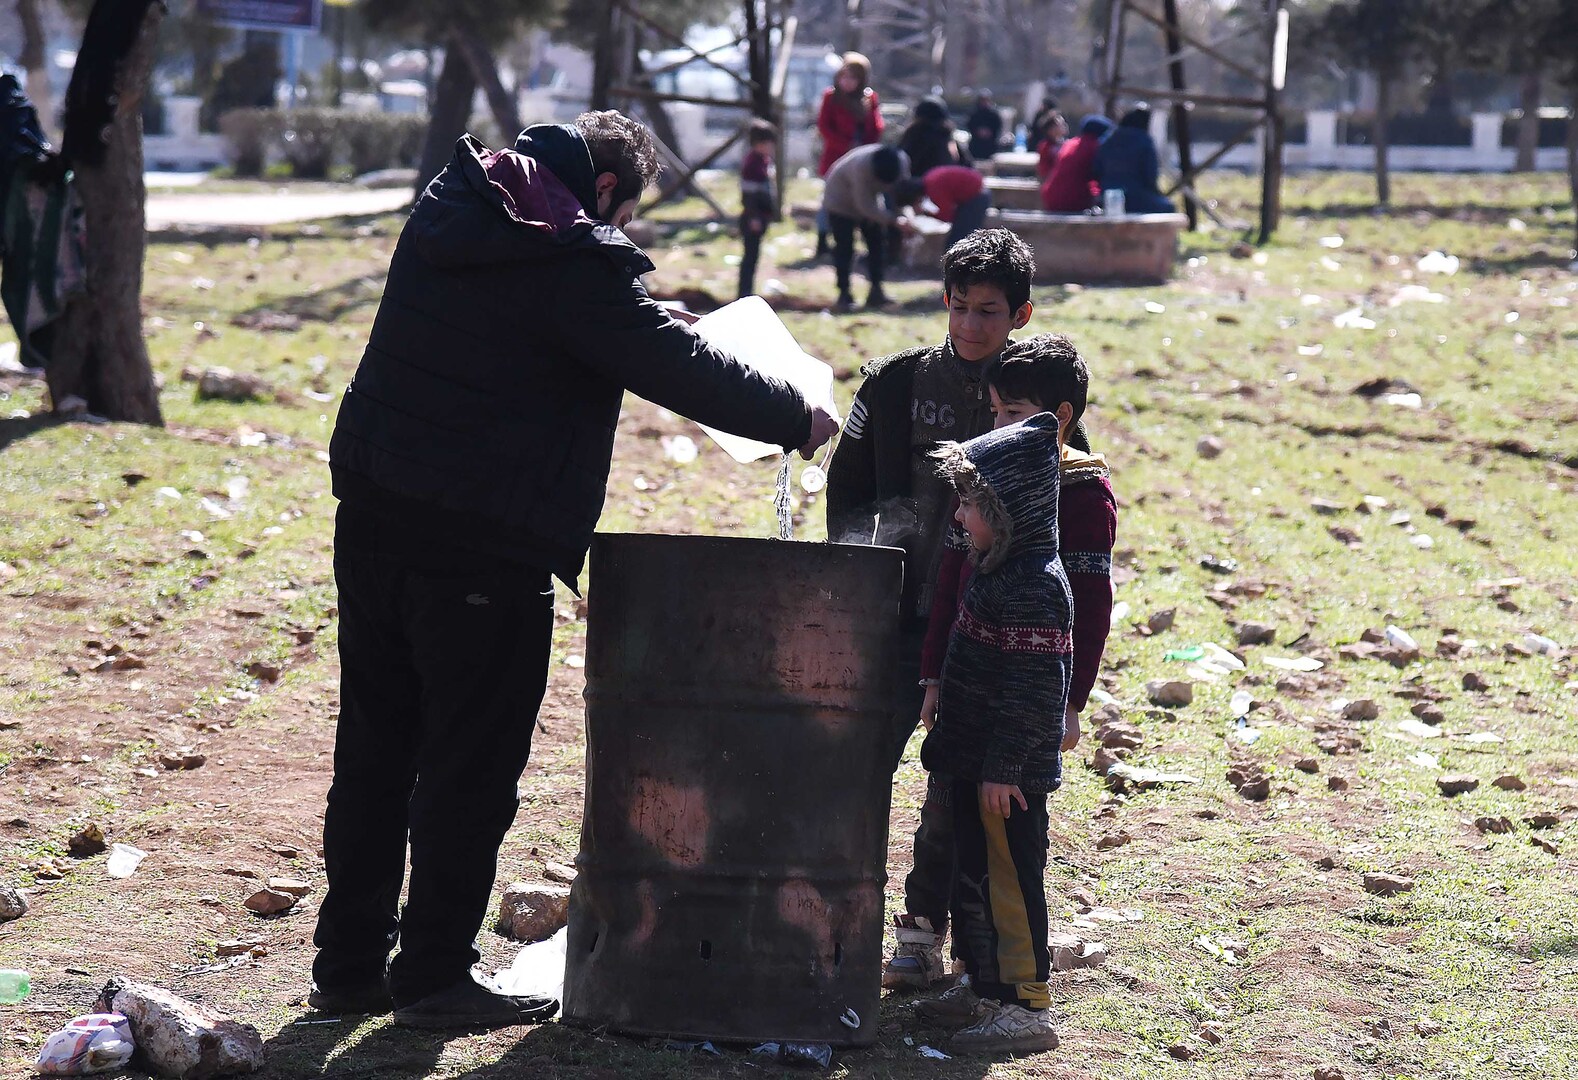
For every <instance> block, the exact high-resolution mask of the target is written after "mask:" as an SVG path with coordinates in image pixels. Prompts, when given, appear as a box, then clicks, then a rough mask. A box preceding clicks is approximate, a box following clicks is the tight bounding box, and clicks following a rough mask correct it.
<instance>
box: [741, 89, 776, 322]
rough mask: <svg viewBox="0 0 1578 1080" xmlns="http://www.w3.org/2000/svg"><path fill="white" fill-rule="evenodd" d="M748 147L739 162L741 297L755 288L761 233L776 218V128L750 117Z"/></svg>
mask: <svg viewBox="0 0 1578 1080" xmlns="http://www.w3.org/2000/svg"><path fill="white" fill-rule="evenodd" d="M746 141H747V143H748V147H747V150H746V153H745V158H744V160H743V161H741V162H740V240H741V242H742V243H743V244H744V247H745V251H744V253H743V254H742V255H741V256H740V291H739V295H740V296H750V295H751V294H752V293H754V292H755V291H756V260H757V259H758V258H759V257H760V256H761V253H762V236H763V235H764V234H765V233H766V232H767V226H768V225H769V224H770V223H772V222H773V221H776V220H777V218H778V202H777V200H776V199H775V198H774V197H773V158H774V157H775V156H776V151H777V149H778V129H777V128H775V127H773V126H772V125H771V124H769V123H768V122H767V121H766V120H752V121H751V131H750V134H749V135H748V136H746Z"/></svg>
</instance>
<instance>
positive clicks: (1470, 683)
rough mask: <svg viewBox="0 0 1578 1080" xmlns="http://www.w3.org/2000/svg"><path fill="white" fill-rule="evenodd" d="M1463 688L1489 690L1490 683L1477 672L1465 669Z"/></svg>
mask: <svg viewBox="0 0 1578 1080" xmlns="http://www.w3.org/2000/svg"><path fill="white" fill-rule="evenodd" d="M1463 689H1465V690H1474V691H1481V690H1489V689H1490V683H1489V682H1487V681H1486V680H1485V676H1483V675H1481V674H1480V673H1479V672H1477V671H1466V672H1464V673H1463Z"/></svg>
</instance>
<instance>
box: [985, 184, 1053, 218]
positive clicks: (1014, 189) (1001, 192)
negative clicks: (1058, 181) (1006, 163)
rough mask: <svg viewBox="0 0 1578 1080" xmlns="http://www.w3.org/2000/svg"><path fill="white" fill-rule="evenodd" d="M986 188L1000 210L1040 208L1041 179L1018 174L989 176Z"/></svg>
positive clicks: (994, 204)
mask: <svg viewBox="0 0 1578 1080" xmlns="http://www.w3.org/2000/svg"><path fill="white" fill-rule="evenodd" d="M986 190H987V191H988V192H990V193H991V196H992V205H993V206H995V207H997V208H998V209H1000V210H1040V209H1041V181H1039V180H1035V179H1025V178H1023V177H1018V176H988V177H987V178H986Z"/></svg>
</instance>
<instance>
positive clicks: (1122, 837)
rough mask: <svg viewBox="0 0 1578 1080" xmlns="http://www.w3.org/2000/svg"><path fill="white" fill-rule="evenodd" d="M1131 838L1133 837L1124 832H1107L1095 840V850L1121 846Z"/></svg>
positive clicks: (1109, 849)
mask: <svg viewBox="0 0 1578 1080" xmlns="http://www.w3.org/2000/svg"><path fill="white" fill-rule="evenodd" d="M1133 839H1134V837H1132V836H1130V835H1129V834H1128V833H1126V832H1115V833H1108V834H1107V835H1106V836H1103V837H1102V838H1101V839H1100V840H1097V841H1096V850H1097V851H1111V850H1112V849H1113V848H1120V847H1122V846H1123V845H1124V844H1127V843H1129V842H1130V841H1132V840H1133Z"/></svg>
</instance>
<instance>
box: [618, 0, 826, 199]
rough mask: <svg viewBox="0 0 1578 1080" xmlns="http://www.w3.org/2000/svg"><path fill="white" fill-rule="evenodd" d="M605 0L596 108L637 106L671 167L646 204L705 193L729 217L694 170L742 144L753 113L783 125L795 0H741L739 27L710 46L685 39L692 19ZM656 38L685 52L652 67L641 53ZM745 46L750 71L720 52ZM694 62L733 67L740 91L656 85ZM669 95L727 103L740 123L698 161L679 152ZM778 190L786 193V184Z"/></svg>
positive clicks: (629, 1) (627, 0) (632, 0)
mask: <svg viewBox="0 0 1578 1080" xmlns="http://www.w3.org/2000/svg"><path fill="white" fill-rule="evenodd" d="M605 2H606V4H607V8H608V17H607V19H605V20H604V22H603V24H602V27H601V29H600V31H599V33H598V37H597V45H596V50H595V56H594V60H595V69H594V72H593V76H592V108H594V109H612V108H630V107H631V106H633V105H634V106H638V107H639V108H640V110H641V111H642V112H643V113H644V114H645V115H646V116H647V118H648V119H649V120H650V121H651V122H652V127H653V129H654V132H655V134H656V135H657V143H658V152H659V154H660V155H661V156H662V157H663V158H664V161H665V164H666V165H667V166H668V168H669V170H670V172H671V174H672V176H671V178H670V179H669V180H668V181H667V182H666V183H665V184H664V185H663V187H662V188H661V189H660V190H659V192H658V194H657V195H656V196H654V197H653V198H652V199H651V200H650V201H648V202H647V204H646V205H645V206H644V207H642V209H643V210H647V209H651V208H652V207H653V206H657V205H659V204H661V203H664V202H667V201H668V200H669V199H672V198H674V197H675V196H677V195H679V194H681V193H682V192H686V191H689V192H692V193H694V194H696V195H698V196H700V197H701V198H702V199H703V200H704V201H706V203H707V204H708V205H709V206H711V207H712V209H713V211H714V212H715V213H716V214H718V215H719V216H720V217H727V216H728V213H727V211H725V210H724V208H723V207H722V206H720V205H719V204H718V202H717V201H716V200H715V199H713V198H712V196H711V195H709V194H708V193H707V191H706V189H704V188H703V187H701V186H700V185H699V184H696V183H695V177H696V174H697V173H698V172H700V171H701V170H703V169H706V168H709V167H711V166H712V165H713V163H715V162H716V161H717V160H718V159H719V158H721V157H723V155H724V154H726V153H728V152H729V150H730V149H732V148H733V147H734V146H736V145H738V144H739V143H740V142H741V140H743V139H744V138H745V136H746V134H747V132H749V130H750V124H751V121H752V120H753V119H757V118H760V119H763V120H768V121H770V122H772V123H774V124H776V125H778V127H779V129H780V130H782V128H783V96H784V81H785V79H786V78H787V77H788V62H789V56H790V52H791V50H792V49H793V48H794V38H795V30H796V27H797V25H798V23H797V20H796V19H795V16H794V15H793V14H791V13H790V8H791V6H792V5H793V0H742V3H741V4H740V10H741V11H742V14H743V20H742V26H743V29H742V30H741V32H740V33H738V34H736V35H735V36H734V37H733V38H731V39H730V40H728V41H726V42H724V43H722V44H720V45H717V46H714V47H712V48H709V49H707V50H705V51H701V50H698V49H696V48H694V47H693V46H691V45H690V44H688V43H687V42H686V41H685V31H686V29H687V28H688V27H687V26H685V25H668V24H667V23H665V22H664V21H663V19H662V17H661V16H660V15H654V14H649V13H648V12H647V11H643V10H641V8H642V5H641V4H640V2H639V0H605ZM646 7H647V8H648V9H649V10H650V9H651V8H652V7H653V5H650V4H648V5H646ZM650 46H657V47H659V48H661V49H671V50H679V51H681V52H683V54H684V55H683V56H682V57H681V58H680V59H678V60H675V61H673V62H672V63H668V64H665V65H663V66H661V67H656V68H648V67H647V66H646V65H645V64H644V63H643V62H642V60H641V52H642V50H643V49H645V48H648V47H650ZM741 47H743V48H744V50H745V54H746V71H745V73H744V74H741V73H740V72H738V71H736V70H734V69H733V68H731V67H729V66H727V65H725V64H723V63H721V62H720V61H719V59H718V56H719V55H720V54H725V53H728V52H730V51H732V50H734V49H737V48H741ZM693 63H703V64H707V65H709V66H711V67H713V68H716V69H717V70H718V71H721V72H723V73H724V74H726V75H728V76H729V78H730V79H731V80H733V82H734V83H735V84H736V86H737V88H738V96H737V97H733V98H726V97H694V96H686V95H684V94H680V93H670V92H664V91H661V90H659V89H658V80H659V79H661V77H662V76H664V75H666V74H669V73H671V72H674V71H677V70H678V69H679V68H681V67H684V66H686V65H688V64H693ZM669 102H683V103H686V104H692V105H702V106H706V107H709V108H717V109H725V110H729V111H731V112H735V113H737V114H738V118H739V119H738V123H737V125H735V126H734V131H733V133H732V134H730V135H729V136H728V137H727V138H726V139H724V140H723V141H722V142H721V143H719V144H718V145H717V146H714V147H713V148H712V149H710V150H709V151H708V152H707V153H706V154H705V156H703V157H701V158H700V159H698V160H696V161H686V160H685V159H684V158H683V156H682V155H681V152H680V147H679V146H678V139H677V138H676V137H675V135H674V131H673V126H672V124H671V123H670V122H669V119H668V113H667V111H666V109H665V106H666V105H667V104H668V103H669ZM779 197H780V198H781V197H782V193H781V192H780V193H779Z"/></svg>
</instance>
